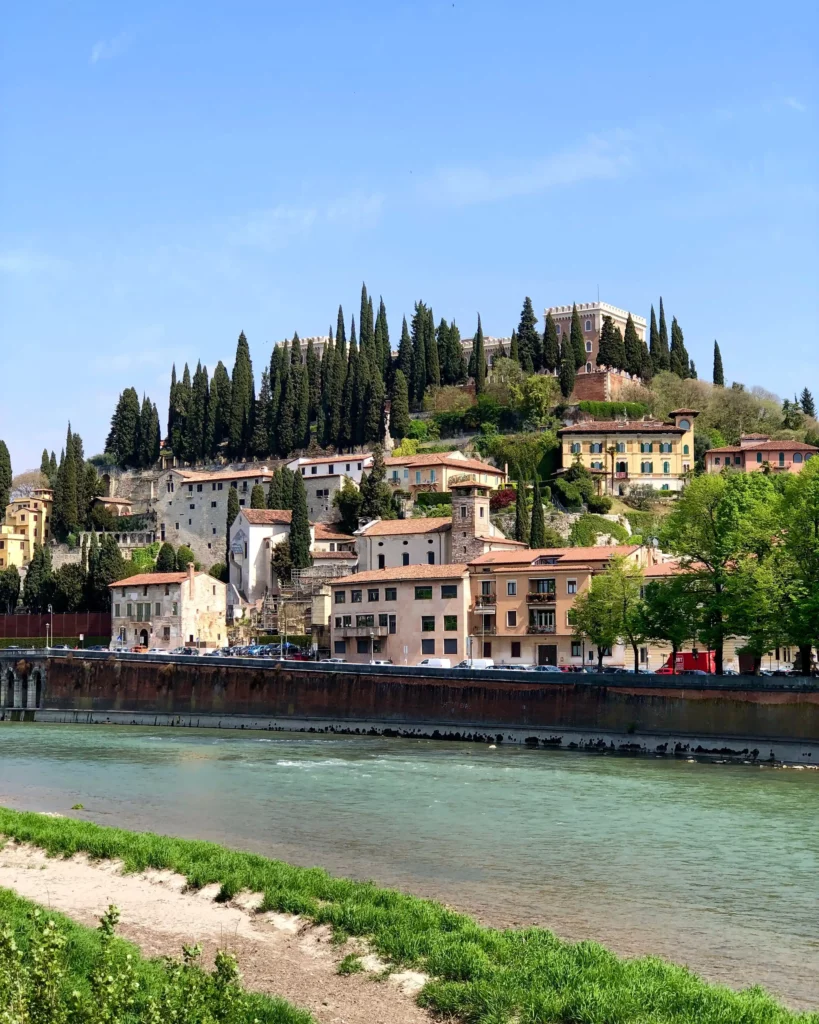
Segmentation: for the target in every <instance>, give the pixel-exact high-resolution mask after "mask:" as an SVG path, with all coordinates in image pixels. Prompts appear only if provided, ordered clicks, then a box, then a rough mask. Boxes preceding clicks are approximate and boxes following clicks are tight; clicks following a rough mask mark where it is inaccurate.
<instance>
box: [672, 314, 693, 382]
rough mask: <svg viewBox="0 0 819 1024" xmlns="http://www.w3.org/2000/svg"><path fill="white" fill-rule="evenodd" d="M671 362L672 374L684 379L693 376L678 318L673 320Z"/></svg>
mask: <svg viewBox="0 0 819 1024" xmlns="http://www.w3.org/2000/svg"><path fill="white" fill-rule="evenodd" d="M670 360H671V367H670V368H671V372H672V373H676V374H677V376H678V377H682V378H683V379H685V378H687V377H690V376H691V367H690V365H689V359H688V352H687V350H686V347H685V341H684V340H683V332H682V328H681V327H680V325H679V324H678V323H677V318H676V317H672V318H671V349H670Z"/></svg>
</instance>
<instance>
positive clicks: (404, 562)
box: [401, 551, 409, 565]
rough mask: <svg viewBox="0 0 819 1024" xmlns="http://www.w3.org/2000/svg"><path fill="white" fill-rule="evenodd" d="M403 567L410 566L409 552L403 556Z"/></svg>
mask: <svg viewBox="0 0 819 1024" xmlns="http://www.w3.org/2000/svg"><path fill="white" fill-rule="evenodd" d="M401 565H409V552H408V551H405V552H404V553H403V555H401Z"/></svg>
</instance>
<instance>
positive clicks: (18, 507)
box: [0, 487, 54, 569]
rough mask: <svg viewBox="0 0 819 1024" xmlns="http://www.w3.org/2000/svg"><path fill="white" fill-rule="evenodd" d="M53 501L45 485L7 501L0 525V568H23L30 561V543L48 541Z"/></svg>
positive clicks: (52, 495) (52, 496) (32, 547)
mask: <svg viewBox="0 0 819 1024" xmlns="http://www.w3.org/2000/svg"><path fill="white" fill-rule="evenodd" d="M53 505H54V492H53V491H52V490H50V489H49V488H47V487H38V488H35V489H34V490H33V491H32V492H31V494H30V495H27V496H26V497H22V498H14V499H13V501H11V502H9V504H8V505H7V506H6V514H5V521H4V522H3V524H2V526H0V569H8V568H9V567H10V566H12V565H15V566H17V568H18V569H22V568H24V567H25V566H27V565H28V563H29V562H30V561H31V556H32V555H33V554H34V545H35V544H46V543H48V541H49V540H50V538H51V512H52V508H53Z"/></svg>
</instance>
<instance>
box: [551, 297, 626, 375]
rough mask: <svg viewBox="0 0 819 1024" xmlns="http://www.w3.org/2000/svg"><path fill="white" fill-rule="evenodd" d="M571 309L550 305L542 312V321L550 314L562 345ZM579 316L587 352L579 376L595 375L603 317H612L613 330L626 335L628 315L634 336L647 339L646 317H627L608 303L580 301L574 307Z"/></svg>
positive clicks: (623, 310) (568, 324)
mask: <svg viewBox="0 0 819 1024" xmlns="http://www.w3.org/2000/svg"><path fill="white" fill-rule="evenodd" d="M572 310H573V307H572V306H549V307H548V309H545V310H544V311H543V319H544V321H545V319H546V316H547V314H549V313H551V314H552V319H553V320H554V321H555V325H556V326H557V335H558V338H559V339H560V343H561V345H562V344H563V339H564V337H565V336H566V335H567V334H569V332H570V331H571V326H572ZM577 312H578V313H579V314H580V323H581V325H582V327H583V343H584V346H585V349H586V365H585V366H583V367H581V368H580V370H578V373H580V374H583V373H595V372H596V371H597V352H598V349H599V346H600V332H601V331H602V329H603V317H606V316H608V317H611V320H612V323H613V324H614V326H615V327H619V328H620V333H621V334H623V333H625V330H626V322H627V321H628V318H629V315H631V319H632V321H633V323H634V327H635V330H636V331H637V336H638V337H639V338H640V340H641V341H643V340H645V336H646V320H645V317H642V316H637V315H636V314H634V313H631V314H629V311H628V310H626V309H620V308H619V307H618V306H610V305H609V304H608V302H580V303H578V306H577Z"/></svg>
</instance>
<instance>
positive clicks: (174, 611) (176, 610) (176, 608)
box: [171, 601, 179, 615]
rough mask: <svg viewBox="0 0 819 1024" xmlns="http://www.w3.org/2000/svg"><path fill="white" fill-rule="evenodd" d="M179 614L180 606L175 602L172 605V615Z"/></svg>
mask: <svg viewBox="0 0 819 1024" xmlns="http://www.w3.org/2000/svg"><path fill="white" fill-rule="evenodd" d="M178 614H179V605H178V604H177V603H176V601H174V602H173V603H172V604H171V615H178Z"/></svg>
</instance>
